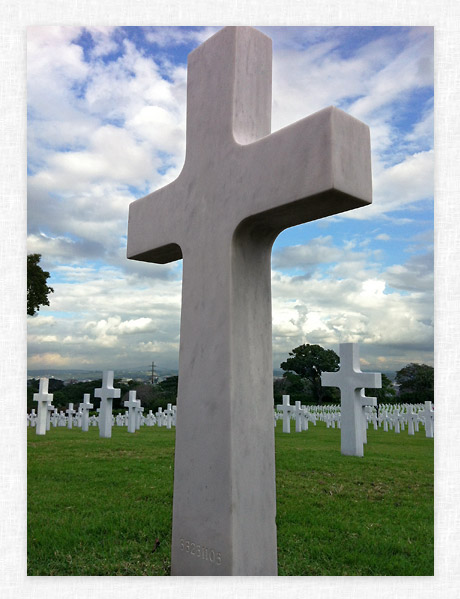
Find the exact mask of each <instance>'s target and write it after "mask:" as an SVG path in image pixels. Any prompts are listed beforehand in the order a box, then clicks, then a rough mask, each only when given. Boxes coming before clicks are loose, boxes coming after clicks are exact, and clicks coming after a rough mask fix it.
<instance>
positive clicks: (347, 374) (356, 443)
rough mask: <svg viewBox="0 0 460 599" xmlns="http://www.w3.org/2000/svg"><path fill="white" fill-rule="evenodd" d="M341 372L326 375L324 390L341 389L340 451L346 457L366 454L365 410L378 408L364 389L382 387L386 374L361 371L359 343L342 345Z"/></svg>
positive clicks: (322, 380)
mask: <svg viewBox="0 0 460 599" xmlns="http://www.w3.org/2000/svg"><path fill="white" fill-rule="evenodd" d="M339 353H340V370H338V371H337V372H323V374H322V375H321V384H322V385H323V387H338V388H339V389H340V403H341V424H340V427H341V433H340V450H341V452H342V454H343V455H354V456H359V457H362V456H363V455H364V450H363V443H364V436H363V433H364V430H363V429H364V422H363V407H364V406H367V405H375V402H374V400H375V398H374V397H365V396H364V394H361V390H362V389H365V388H366V387H367V388H371V389H376V388H379V387H381V386H382V375H381V374H379V373H372V372H361V367H360V364H359V348H358V345H357V344H356V343H341V344H340V349H339Z"/></svg>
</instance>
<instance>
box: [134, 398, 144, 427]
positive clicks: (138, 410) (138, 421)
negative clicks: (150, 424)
mask: <svg viewBox="0 0 460 599" xmlns="http://www.w3.org/2000/svg"><path fill="white" fill-rule="evenodd" d="M143 411H144V408H143V407H141V400H140V399H138V400H137V406H136V408H135V414H136V419H135V421H136V430H139V429H140V428H141V422H142V412H143Z"/></svg>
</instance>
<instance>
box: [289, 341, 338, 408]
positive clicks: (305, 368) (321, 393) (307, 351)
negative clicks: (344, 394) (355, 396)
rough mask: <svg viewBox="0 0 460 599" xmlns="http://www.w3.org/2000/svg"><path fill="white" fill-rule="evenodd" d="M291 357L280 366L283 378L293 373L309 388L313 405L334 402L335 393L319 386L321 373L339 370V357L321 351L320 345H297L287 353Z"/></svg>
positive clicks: (332, 352)
mask: <svg viewBox="0 0 460 599" xmlns="http://www.w3.org/2000/svg"><path fill="white" fill-rule="evenodd" d="M289 355H290V356H291V357H290V358H288V359H287V360H286V361H285V362H283V363H282V364H281V368H282V369H283V370H285V371H286V372H285V373H284V376H285V377H286V378H289V373H292V372H295V373H296V374H297V375H299V376H300V377H301V379H303V380H304V381H305V383H306V384H308V386H309V390H310V393H311V395H312V397H313V401H314V402H315V403H319V404H321V403H323V401H336V400H337V392H336V391H335V390H334V389H331V388H328V387H322V386H321V374H322V373H323V372H336V371H337V370H338V369H339V362H340V360H339V356H338V355H337V354H336V353H335V352H334V351H333V350H332V349H323V348H322V347H321V346H320V345H308V344H304V345H299V347H296V348H294V349H293V350H292V351H290V352H289Z"/></svg>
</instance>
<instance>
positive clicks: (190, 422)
mask: <svg viewBox="0 0 460 599" xmlns="http://www.w3.org/2000/svg"><path fill="white" fill-rule="evenodd" d="M271 60H272V52H271V40H270V39H269V38H268V37H266V36H265V35H264V34H262V33H261V32H259V31H257V30H255V29H253V28H250V27H225V28H224V29H222V30H220V31H219V32H218V33H217V34H215V35H214V36H213V37H212V38H210V39H209V40H207V41H206V42H205V43H204V44H202V45H201V46H199V47H198V48H197V49H196V50H194V51H193V52H192V53H191V54H190V55H189V57H188V78H187V141H186V158H185V164H184V167H183V169H182V171H181V173H180V175H179V177H178V178H177V179H176V180H175V181H173V182H172V183H170V184H169V185H167V186H166V187H164V188H162V189H160V190H158V191H156V192H154V193H152V194H150V195H148V196H146V197H145V198H142V199H139V200H137V201H135V202H133V203H132V204H131V205H130V209H129V224H128V249H127V255H128V258H130V259H134V260H142V261H146V262H156V263H160V264H161V263H167V262H171V261H174V260H178V259H180V258H183V261H184V263H183V284H182V314H181V336H180V355H179V392H178V399H177V406H178V412H177V413H178V416H177V428H176V445H175V472H174V499H173V533H172V565H171V571H172V574H173V575H212V576H216V575H274V574H276V573H277V555H276V527H275V513H276V502H275V453H274V433H273V405H272V397H273V389H272V377H273V375H272V368H273V366H272V349H271V346H272V339H271V281H270V259H271V247H272V244H273V242H274V240H275V238H276V237H277V235H278V234H279V233H280V232H281V231H282V230H283V229H285V228H286V227H291V226H293V225H297V224H300V223H304V222H307V221H312V220H315V219H318V218H322V217H325V216H329V215H331V214H337V213H339V212H344V211H346V210H350V209H352V208H357V207H359V206H364V205H366V204H369V203H370V202H371V196H372V185H371V164H370V141H369V129H368V127H367V126H366V125H364V124H363V123H361V122H360V121H358V120H356V119H355V118H352V117H351V116H348V115H347V114H345V113H344V112H342V111H340V110H338V109H335V108H326V109H324V110H321V111H320V112H317V113H315V114H314V115H312V116H310V117H308V118H305V119H303V120H301V121H299V122H297V123H295V124H293V125H291V126H288V127H285V128H284V129H282V130H280V131H277V132H275V133H273V134H271V133H270V131H271V124H270V123H271V70H272V68H271ZM312 92H313V90H312Z"/></svg>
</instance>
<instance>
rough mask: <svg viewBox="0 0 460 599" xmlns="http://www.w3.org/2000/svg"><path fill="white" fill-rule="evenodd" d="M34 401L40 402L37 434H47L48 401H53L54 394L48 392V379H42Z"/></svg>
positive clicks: (36, 427) (36, 426)
mask: <svg viewBox="0 0 460 599" xmlns="http://www.w3.org/2000/svg"><path fill="white" fill-rule="evenodd" d="M33 399H34V401H36V402H38V413H37V423H36V425H35V432H36V434H37V435H46V415H47V413H48V403H49V402H51V401H53V394H52V393H48V379H47V378H42V379H40V385H39V388H38V393H34V398H33Z"/></svg>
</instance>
